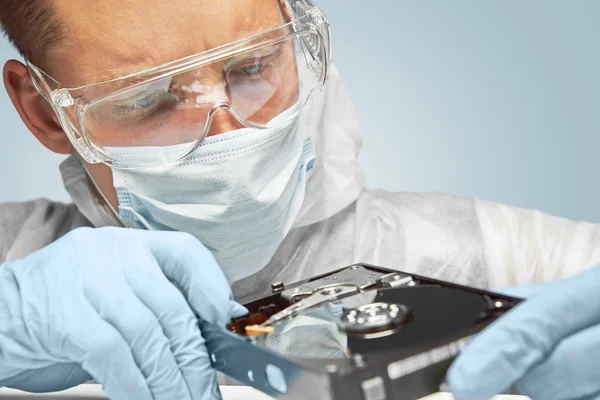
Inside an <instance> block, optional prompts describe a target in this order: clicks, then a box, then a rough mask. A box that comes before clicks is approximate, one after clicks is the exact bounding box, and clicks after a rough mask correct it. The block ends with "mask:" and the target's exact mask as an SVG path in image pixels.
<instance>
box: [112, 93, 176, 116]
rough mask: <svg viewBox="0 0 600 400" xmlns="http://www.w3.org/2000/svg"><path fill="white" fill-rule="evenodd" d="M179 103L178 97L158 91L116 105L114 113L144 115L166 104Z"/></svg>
mask: <svg viewBox="0 0 600 400" xmlns="http://www.w3.org/2000/svg"><path fill="white" fill-rule="evenodd" d="M176 103H177V98H176V97H175V96H174V95H173V94H171V93H169V92H164V91H156V92H153V93H150V94H148V95H145V96H143V97H142V96H140V97H139V98H137V99H131V100H130V101H129V102H128V103H127V104H120V105H117V106H115V107H114V109H113V114H114V115H116V116H125V117H127V116H138V117H139V116H144V115H146V114H148V113H150V112H153V111H155V110H157V109H162V108H163V107H165V106H173V105H175V104H176Z"/></svg>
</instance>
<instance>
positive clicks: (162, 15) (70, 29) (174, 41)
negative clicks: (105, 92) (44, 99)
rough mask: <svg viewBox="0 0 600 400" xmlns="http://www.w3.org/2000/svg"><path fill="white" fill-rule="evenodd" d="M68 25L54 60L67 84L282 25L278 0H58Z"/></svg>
mask: <svg viewBox="0 0 600 400" xmlns="http://www.w3.org/2000/svg"><path fill="white" fill-rule="evenodd" d="M53 5H54V7H55V10H56V12H57V15H58V16H59V18H60V19H61V23H62V24H63V26H64V28H65V40H64V45H63V46H60V47H59V48H58V49H57V50H56V52H55V54H54V55H53V57H51V60H52V62H53V68H52V69H53V71H54V75H55V77H56V78H57V79H58V80H59V81H60V82H61V84H62V85H63V86H71V87H73V86H78V85H82V84H88V83H93V82H101V81H104V80H108V79H113V78H116V77H119V76H123V75H126V74H128V73H132V72H135V71H141V70H144V69H147V68H151V67H153V66H156V65H160V64H164V63H167V62H169V61H173V60H177V59H179V58H183V57H186V56H189V55H192V54H196V53H200V52H202V51H205V50H208V49H211V48H214V47H217V46H220V45H223V44H227V43H230V42H233V41H235V40H238V39H241V38H243V37H248V36H250V35H253V34H255V33H259V32H261V31H264V30H266V29H269V28H272V27H276V26H279V25H281V24H283V23H285V22H286V21H285V20H284V17H283V14H282V11H281V6H280V1H279V0H170V1H164V0H102V1H98V2H92V1H72V0H54V1H53Z"/></svg>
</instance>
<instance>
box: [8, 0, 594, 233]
mask: <svg viewBox="0 0 600 400" xmlns="http://www.w3.org/2000/svg"><path fill="white" fill-rule="evenodd" d="M319 4H320V5H321V7H322V8H323V9H324V10H325V12H326V14H327V15H328V17H329V19H330V21H331V23H332V29H333V34H334V49H335V56H334V57H335V60H336V64H337V67H338V69H339V70H340V72H341V73H342V76H343V77H344V79H345V81H346V85H347V88H348V89H349V91H350V93H351V95H352V97H353V99H354V102H355V104H356V107H357V109H358V112H359V114H360V118H361V121H362V126H363V131H364V150H363V152H362V155H361V160H362V163H363V166H364V169H365V171H366V176H367V184H368V186H370V187H380V188H385V189H389V190H397V191H443V192H451V193H455V194H459V195H468V196H477V197H480V198H483V199H486V200H493V201H499V202H503V203H508V204H511V205H517V206H521V207H527V208H537V209H541V210H543V211H546V212H549V213H552V214H556V215H561V216H566V217H570V218H574V219H585V220H590V221H594V222H600V204H598V198H599V194H600V191H599V189H598V179H597V164H598V162H597V147H598V144H599V143H600V137H599V135H600V112H599V110H598V108H599V105H600V98H599V97H600V94H599V93H600V75H599V74H600V51H599V44H598V38H599V37H600V32H599V29H598V28H597V23H598V20H599V17H600V2H597V1H594V0H589V1H547V0H546V1H541V0H539V1H517V0H511V1H503V2H494V1H489V2H488V1H479V0H477V1H476V0H471V1H461V2H450V1H435V2H434V1H400V0H384V1H371V2H365V1H364V0H360V1H359V0H320V1H319ZM15 56H16V55H15V53H14V52H13V51H12V50H11V49H10V47H9V45H8V44H6V43H4V42H2V43H1V44H0V58H1V59H2V61H4V59H8V58H9V57H15ZM0 113H1V115H0V118H1V119H0V121H2V139H1V147H0V155H1V157H0V168H1V169H2V171H3V172H2V190H1V192H0V201H8V200H25V199H30V198H34V197H40V196H44V197H49V198H51V199H57V200H63V201H67V200H68V197H67V195H66V193H65V192H64V189H63V188H62V183H61V181H60V177H59V173H58V163H59V161H60V160H61V159H62V157H61V156H56V155H53V154H51V153H50V152H49V151H47V150H45V149H44V148H43V147H42V146H41V145H40V144H39V143H37V142H36V140H35V139H34V138H33V136H32V135H31V134H29V133H28V131H27V130H26V129H25V127H24V126H23V125H22V123H21V121H20V119H19V118H18V116H17V114H16V112H15V111H14V110H13V108H12V105H11V104H10V102H9V100H8V97H7V96H6V94H5V92H4V91H2V93H1V95H0Z"/></svg>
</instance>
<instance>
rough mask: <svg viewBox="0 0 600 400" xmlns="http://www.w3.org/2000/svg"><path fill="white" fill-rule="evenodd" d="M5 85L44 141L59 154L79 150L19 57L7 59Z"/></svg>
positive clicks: (18, 109)
mask: <svg viewBox="0 0 600 400" xmlns="http://www.w3.org/2000/svg"><path fill="white" fill-rule="evenodd" d="M4 86H5V87H6V91H7V92H8V95H9V96H10V99H11V100H12V103H13V105H14V106H15V108H16V109H17V112H18V113H19V115H20V116H21V119H22V120H23V122H24V123H25V125H27V128H28V129H29V130H30V131H31V133H33V135H34V136H35V137H36V138H37V140H39V141H40V143H42V144H43V145H44V146H46V147H47V148H48V149H50V150H52V151H53V152H55V153H59V154H71V153H73V152H74V151H75V150H74V148H73V146H72V145H71V142H69V138H67V135H66V134H65V132H64V131H63V130H62V128H61V126H60V124H59V123H58V119H57V117H56V114H55V113H54V110H53V109H52V107H51V106H50V104H48V102H47V101H46V100H45V99H44V98H43V97H42V95H41V94H40V93H39V92H38V91H37V89H36V88H35V86H34V85H33V82H32V81H31V77H30V76H29V71H28V70H27V67H26V66H25V65H24V64H23V63H21V62H19V61H17V60H9V61H7V62H6V64H5V65H4Z"/></svg>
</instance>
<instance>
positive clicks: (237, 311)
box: [231, 301, 249, 318]
mask: <svg viewBox="0 0 600 400" xmlns="http://www.w3.org/2000/svg"><path fill="white" fill-rule="evenodd" d="M248 312H249V311H248V309H247V308H246V307H244V306H243V305H241V304H240V303H238V302H235V301H232V302H231V317H232V318H239V317H241V316H243V315H246V314H248Z"/></svg>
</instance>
